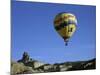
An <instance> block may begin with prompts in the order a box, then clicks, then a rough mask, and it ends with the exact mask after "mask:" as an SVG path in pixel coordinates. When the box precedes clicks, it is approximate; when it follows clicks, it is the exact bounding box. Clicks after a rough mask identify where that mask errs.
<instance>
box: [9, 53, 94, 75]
mask: <svg viewBox="0 0 100 75" xmlns="http://www.w3.org/2000/svg"><path fill="white" fill-rule="evenodd" d="M95 68H96V59H93V60H89V61H77V62H64V63H55V64H48V63H42V62H39V61H37V60H33V59H32V58H30V57H29V55H28V53H26V52H24V53H23V56H22V59H21V60H18V61H17V62H14V61H12V62H11V74H12V75H16V74H32V73H42V72H60V71H73V70H87V69H95Z"/></svg>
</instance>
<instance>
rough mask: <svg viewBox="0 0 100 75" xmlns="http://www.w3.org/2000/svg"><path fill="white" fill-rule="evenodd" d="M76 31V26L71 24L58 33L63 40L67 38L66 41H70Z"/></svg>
mask: <svg viewBox="0 0 100 75" xmlns="http://www.w3.org/2000/svg"><path fill="white" fill-rule="evenodd" d="M75 30H76V25H74V24H70V25H68V26H65V27H64V28H62V29H60V30H58V31H57V32H58V33H59V35H60V36H61V37H62V38H64V37H66V39H69V38H70V37H71V36H72V35H73V33H74V32H75Z"/></svg>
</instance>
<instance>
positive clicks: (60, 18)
mask: <svg viewBox="0 0 100 75" xmlns="http://www.w3.org/2000/svg"><path fill="white" fill-rule="evenodd" d="M76 25H77V19H76V16H75V15H74V14H72V13H66V12H62V13H59V14H57V15H56V17H55V19H54V28H55V30H56V31H57V32H58V34H59V35H60V36H61V37H62V38H63V40H64V42H65V45H67V44H68V41H69V39H70V37H72V35H73V34H74V32H75V31H76Z"/></svg>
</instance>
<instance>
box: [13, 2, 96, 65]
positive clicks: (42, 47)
mask: <svg viewBox="0 0 100 75" xmlns="http://www.w3.org/2000/svg"><path fill="white" fill-rule="evenodd" d="M95 10H96V8H95V6H82V5H67V4H50V3H37V2H18V1H17V2H16V1H12V6H11V12H12V13H11V18H12V39H11V40H12V47H11V50H12V59H13V60H18V59H20V58H21V57H22V54H23V52H24V51H26V52H28V53H29V55H30V57H31V58H33V59H36V60H39V61H43V62H48V63H55V62H58V63H59V62H65V61H80V60H88V59H92V58H95V56H96V55H95V51H96V46H95V42H96V41H95V39H96V37H95V33H96V21H95V19H96V17H95V14H96V11H95ZM60 12H70V13H73V14H75V15H76V17H77V20H78V24H77V30H76V32H75V34H74V35H73V37H72V38H70V40H69V43H68V46H65V44H64V41H63V39H62V38H61V37H60V36H59V35H58V33H57V32H56V31H55V29H54V26H53V20H54V17H55V16H56V15H57V14H58V13H60Z"/></svg>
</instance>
